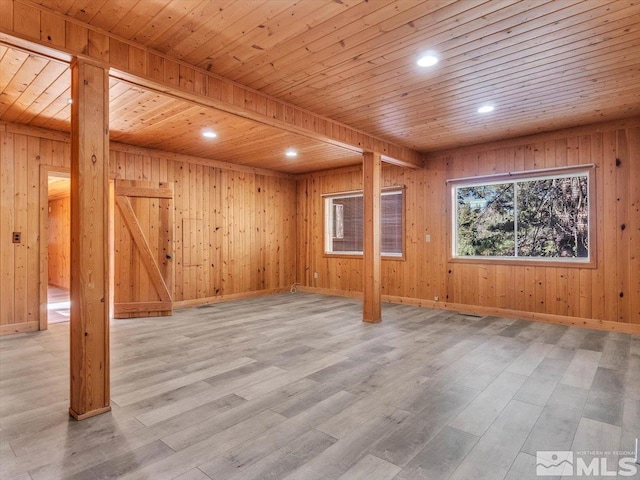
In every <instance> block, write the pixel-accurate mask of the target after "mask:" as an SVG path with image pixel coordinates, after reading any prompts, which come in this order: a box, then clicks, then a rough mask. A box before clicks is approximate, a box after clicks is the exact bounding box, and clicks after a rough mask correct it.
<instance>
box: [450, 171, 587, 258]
mask: <svg viewBox="0 0 640 480" xmlns="http://www.w3.org/2000/svg"><path fill="white" fill-rule="evenodd" d="M502 178H504V177H502ZM589 197H590V189H589V171H588V170H582V171H572V172H571V173H564V174H555V175H550V174H547V175H545V176H532V174H531V173H529V174H528V175H526V176H525V175H518V177H517V178H514V179H511V178H508V179H506V180H503V179H500V180H497V179H496V180H494V179H491V180H489V179H488V178H486V179H485V180H484V181H473V182H471V181H470V182H467V183H462V182H461V183H455V184H454V185H453V187H452V199H453V212H454V219H453V221H454V235H453V257H454V258H482V259H486V258H500V259H524V260H555V261H568V262H583V263H584V262H589V261H590V260H591V256H592V255H591V252H590V234H589V227H590V213H589V212H590V201H591V199H590V198H589Z"/></svg>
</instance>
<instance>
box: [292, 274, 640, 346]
mask: <svg viewBox="0 0 640 480" xmlns="http://www.w3.org/2000/svg"><path fill="white" fill-rule="evenodd" d="M296 289H297V290H298V291H299V292H309V293H320V294H323V295H336V296H339V297H349V298H362V292H350V291H343V290H332V289H329V288H317V287H305V286H298V287H296ZM382 301H384V302H389V303H399V304H403V305H414V306H416V307H427V308H436V309H440V310H452V311H456V312H461V313H471V314H474V315H493V316H497V317H506V318H517V319H520V320H531V321H535V322H544V323H554V324H557V325H568V326H571V327H581V328H589V329H592V330H606V331H611V332H620V333H629V334H632V335H640V324H635V323H622V322H611V321H608V320H598V319H594V318H582V317H569V316H566V315H554V314H550V313H537V312H524V311H521V310H510V309H505V308H497V307H482V306H477V305H466V304H463V303H450V302H434V301H433V300H425V299H421V298H409V297H399V296H395V295H382Z"/></svg>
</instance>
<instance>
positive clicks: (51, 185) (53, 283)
mask: <svg viewBox="0 0 640 480" xmlns="http://www.w3.org/2000/svg"><path fill="white" fill-rule="evenodd" d="M47 190H48V192H47V193H48V195H47V202H48V205H47V216H48V229H47V258H48V262H47V264H48V269H47V270H48V271H47V314H48V315H47V320H48V323H49V324H52V323H61V322H68V321H69V319H70V315H71V300H70V295H69V291H70V286H71V285H70V282H71V263H70V256H71V178H70V175H69V174H68V173H64V172H49V175H48V182H47Z"/></svg>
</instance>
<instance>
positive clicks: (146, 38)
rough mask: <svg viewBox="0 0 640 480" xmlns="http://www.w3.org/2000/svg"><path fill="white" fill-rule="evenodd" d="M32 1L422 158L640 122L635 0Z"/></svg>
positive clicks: (639, 15)
mask: <svg viewBox="0 0 640 480" xmlns="http://www.w3.org/2000/svg"><path fill="white" fill-rule="evenodd" d="M20 1H29V0H20ZM36 2H37V3H40V4H42V5H43V6H45V7H47V8H50V9H51V10H54V11H56V12H60V13H62V14H66V15H69V16H71V17H73V18H76V19H78V20H80V21H84V22H88V23H89V24H91V25H93V26H95V27H99V28H104V29H106V30H108V31H110V32H113V33H115V34H117V35H121V36H122V37H124V38H126V39H129V40H132V41H136V42H140V43H141V44H143V45H145V46H147V47H148V48H150V49H152V50H158V51H160V52H163V53H165V54H167V55H170V56H173V57H176V58H179V59H182V60H183V61H185V62H187V63H190V64H192V65H196V66H200V67H202V68H205V69H207V70H210V71H212V72H214V73H217V74H220V75H222V76H225V77H226V78H229V79H231V80H234V81H237V82H239V83H241V84H244V85H247V86H248V87H250V88H254V89H257V90H260V91H261V92H264V93H267V94H270V95H273V96H275V97H279V98H282V99H283V100H285V101H287V102H290V103H292V104H294V105H296V106H299V107H301V108H304V109H307V110H309V111H312V112H314V113H317V114H320V115H323V116H327V117H329V118H331V119H334V120H336V121H339V122H342V123H344V124H346V125H349V126H351V127H354V128H357V129H359V130H362V131H364V132H367V133H370V134H372V135H376V136H378V137H381V138H384V139H388V140H390V141H394V142H396V143H399V144H401V145H404V146H407V147H411V148H415V149H417V150H420V151H423V152H429V151H435V150H439V149H444V148H450V147H452V146H456V145H467V144H472V143H477V142H480V141H485V140H486V139H496V138H503V137H505V136H508V137H513V136H520V135H526V134H529V133H534V132H538V131H544V130H545V129H546V130H549V129H556V128H564V127H569V126H577V125H583V124H586V123H589V122H592V121H601V120H613V119H617V118H622V117H624V116H629V115H636V114H639V113H640V101H639V100H638V98H637V95H636V94H635V89H634V86H635V85H636V84H637V81H638V75H637V68H638V66H639V65H640V58H639V57H638V51H639V50H640V4H639V3H638V2H637V1H636V0H607V1H605V0H473V1H472V0H375V1H366V0H339V1H331V0H298V1H294V0H278V1H272V0H252V1H250V0H220V1H216V2H209V1H205V0H190V1H185V0H132V1H130V2H129V1H125V0H109V1H105V0H96V1H93V2H92V1H90V0H36ZM426 49H434V50H436V51H437V52H438V53H439V55H440V57H441V61H440V63H439V64H438V65H436V66H435V67H434V68H432V69H428V70H419V69H418V68H417V67H416V66H415V60H416V57H417V55H418V54H419V53H420V52H422V51H424V50H426ZM14 100H15V99H14ZM487 101H491V102H494V103H495V104H496V106H497V109H496V111H495V112H494V113H493V114H491V115H488V116H478V114H477V112H476V109H477V107H478V106H479V104H481V103H482V102H487ZM134 113H135V112H134ZM532 119H534V122H532ZM36 120H37V117H36V119H35V120H34V121H36ZM535 122H538V123H535Z"/></svg>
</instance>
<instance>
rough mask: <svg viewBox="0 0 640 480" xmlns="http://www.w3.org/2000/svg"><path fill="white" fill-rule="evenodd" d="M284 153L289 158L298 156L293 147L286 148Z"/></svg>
mask: <svg viewBox="0 0 640 480" xmlns="http://www.w3.org/2000/svg"><path fill="white" fill-rule="evenodd" d="M284 154H285V155H286V156H287V157H289V158H294V157H297V156H298V152H296V151H295V150H294V149H293V148H287V150H286V151H285V152H284Z"/></svg>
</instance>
